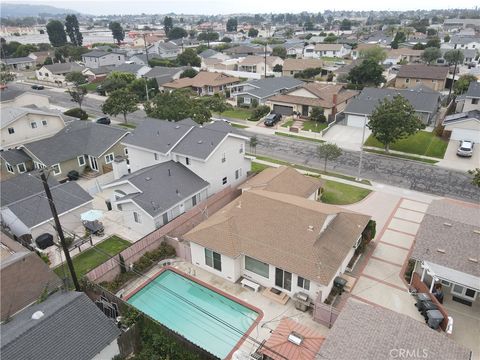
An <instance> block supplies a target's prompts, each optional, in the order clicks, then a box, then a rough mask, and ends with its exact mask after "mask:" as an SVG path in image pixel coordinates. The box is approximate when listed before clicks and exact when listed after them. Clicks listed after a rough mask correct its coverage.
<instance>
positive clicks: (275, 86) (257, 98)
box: [229, 76, 303, 106]
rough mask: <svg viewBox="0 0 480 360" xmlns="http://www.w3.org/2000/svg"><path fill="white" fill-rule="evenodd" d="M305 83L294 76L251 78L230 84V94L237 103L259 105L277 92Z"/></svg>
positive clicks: (283, 91)
mask: <svg viewBox="0 0 480 360" xmlns="http://www.w3.org/2000/svg"><path fill="white" fill-rule="evenodd" d="M301 85H303V81H301V80H298V79H295V78H293V77H287V76H282V77H273V78H266V79H260V80H251V81H247V82H243V83H240V84H236V85H232V86H230V87H229V88H230V96H231V97H233V98H234V99H235V100H236V102H237V104H248V105H251V106H253V105H255V104H256V105H259V104H265V101H266V100H267V99H268V98H269V97H271V96H274V95H276V94H280V93H285V92H287V91H290V90H293V89H296V88H298V87H300V86H301Z"/></svg>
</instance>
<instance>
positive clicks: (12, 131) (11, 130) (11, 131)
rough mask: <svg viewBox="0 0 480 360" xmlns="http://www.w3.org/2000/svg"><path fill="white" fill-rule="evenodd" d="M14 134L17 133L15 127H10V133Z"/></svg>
mask: <svg viewBox="0 0 480 360" xmlns="http://www.w3.org/2000/svg"><path fill="white" fill-rule="evenodd" d="M12 134H15V128H13V127H9V128H8V135H12Z"/></svg>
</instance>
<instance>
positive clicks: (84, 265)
mask: <svg viewBox="0 0 480 360" xmlns="http://www.w3.org/2000/svg"><path fill="white" fill-rule="evenodd" d="M130 245H131V243H130V242H129V241H127V240H124V239H122V238H120V237H118V236H116V235H112V236H110V237H109V238H107V239H106V240H104V241H102V242H101V243H99V244H97V245H95V246H94V247H95V248H97V249H99V250H101V251H102V252H100V251H97V250H94V249H88V250H85V251H82V252H81V253H80V254H78V255H77V256H75V257H74V258H73V259H72V260H73V267H74V268H75V271H76V273H77V278H78V279H81V278H82V277H83V276H85V274H86V273H88V272H89V271H90V270H92V269H94V268H96V267H97V266H98V265H100V264H102V263H104V262H105V261H107V260H108V259H109V258H110V257H111V256H114V255H117V254H118V253H119V252H121V251H122V250H124V249H126V248H127V247H129V246H130ZM103 252H105V254H104V253H103ZM107 254H108V256H107ZM63 268H65V273H66V274H67V276H68V277H70V274H69V271H68V266H67V264H66V263H64V264H63V265H61V266H58V267H56V268H55V270H54V271H55V273H56V274H57V275H58V276H60V277H62V278H63V271H64V270H63Z"/></svg>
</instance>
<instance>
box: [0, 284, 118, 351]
mask: <svg viewBox="0 0 480 360" xmlns="http://www.w3.org/2000/svg"><path fill="white" fill-rule="evenodd" d="M0 334H1V336H2V344H1V348H0V351H1V352H2V359H3V360H18V359H36V360H63V359H71V358H72V354H75V359H78V360H92V359H112V358H114V357H115V356H116V355H119V354H120V349H119V346H118V343H117V339H118V337H119V336H120V334H121V331H120V329H119V328H118V326H117V324H116V323H115V321H114V320H113V319H111V318H110V319H109V318H108V317H107V316H106V315H105V314H104V313H103V311H102V310H100V309H99V308H98V307H97V305H95V303H94V302H93V301H91V300H90V299H89V298H88V296H87V295H86V294H85V293H83V292H76V291H68V292H60V291H59V292H57V293H54V294H52V295H50V296H49V297H48V298H47V299H46V300H44V301H42V302H39V303H37V304H34V305H32V306H29V307H27V308H26V309H24V310H22V311H21V312H20V313H18V314H17V315H15V316H13V317H12V318H11V319H10V321H8V322H7V323H5V324H3V325H1V326H0ZM60 340H61V341H60Z"/></svg>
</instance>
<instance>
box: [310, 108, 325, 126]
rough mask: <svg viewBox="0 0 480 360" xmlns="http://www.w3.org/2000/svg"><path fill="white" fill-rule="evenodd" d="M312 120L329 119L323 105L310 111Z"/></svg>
mask: <svg viewBox="0 0 480 360" xmlns="http://www.w3.org/2000/svg"><path fill="white" fill-rule="evenodd" d="M310 120H312V121H318V122H322V123H324V122H325V121H327V118H326V117H325V114H324V111H323V108H322V107H321V106H314V107H312V111H311V112H310Z"/></svg>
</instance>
